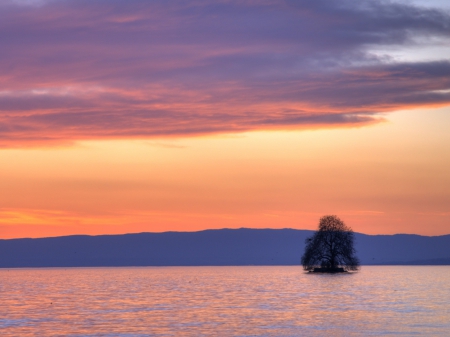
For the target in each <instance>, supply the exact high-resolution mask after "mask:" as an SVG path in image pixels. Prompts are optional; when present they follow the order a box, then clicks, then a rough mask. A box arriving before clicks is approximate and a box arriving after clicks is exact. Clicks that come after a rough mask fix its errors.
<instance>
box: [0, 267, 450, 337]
mask: <svg viewBox="0 0 450 337" xmlns="http://www.w3.org/2000/svg"><path fill="white" fill-rule="evenodd" d="M448 284H450V267H363V268H362V270H361V271H360V272H358V273H355V274H350V275H348V274H346V275H342V274H338V275H326V274H325V275H317V274H315V275H310V274H305V273H304V272H303V270H302V268H301V267H168V268H161V267H158V268H73V269H18V270H12V269H11V270H6V269H3V270H0V303H1V306H0V335H1V336H36V335H44V336H149V335H151V336H168V335H169V336H171V335H176V336H199V335H221V336H248V335H251V336H255V335H257V336H298V335H304V336H323V335H333V336H367V335H376V336H378V335H393V334H404V335H413V334H423V335H433V336H439V335H442V336H447V335H448V331H450V306H449V304H448V303H450V287H448Z"/></svg>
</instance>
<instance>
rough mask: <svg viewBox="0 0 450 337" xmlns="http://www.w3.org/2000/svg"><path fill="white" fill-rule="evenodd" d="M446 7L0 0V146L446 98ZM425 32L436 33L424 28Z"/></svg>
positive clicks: (326, 121)
mask: <svg viewBox="0 0 450 337" xmlns="http://www.w3.org/2000/svg"><path fill="white" fill-rule="evenodd" d="M449 31H450V14H449V13H448V12H446V11H444V10H439V9H429V8H422V7H414V6H412V5H406V4H401V3H395V2H390V1H361V2H357V3H355V2H354V1H325V0H315V1H312V0H311V1H269V0H267V1H251V0H248V1H215V2H210V1H189V2H186V1H170V2H168V1H151V2H150V1H137V0H130V1H118V0H108V1H106V0H104V1H95V0H90V1H85V0H79V1H76V0H65V1H62V0H54V1H41V2H37V3H34V4H32V5H30V4H24V3H23V2H17V1H16V2H13V1H9V2H3V3H2V4H1V5H0V41H1V53H0V67H1V69H2V73H1V74H0V146H22V145H27V144H30V145H32V144H34V143H35V142H44V143H45V142H47V141H58V142H60V141H73V140H78V139H95V138H116V137H150V136H173V135H190V134H199V133H217V132H240V131H246V130H255V129H268V128H284V127H289V128H291V127H305V126H311V125H314V126H320V125H326V126H327V125H330V124H332V125H336V126H339V125H344V126H345V125H354V124H365V123H371V122H374V121H377V120H379V119H380V116H379V113H385V112H389V111H395V110H398V109H404V108H408V107H418V106H428V105H445V104H449V103H450V92H449V89H450V80H449V79H450V60H449V57H448V56H446V55H442V58H441V59H438V60H434V61H429V60H428V61H427V60H426V59H425V60H421V61H410V62H405V61H404V62H400V61H395V59H390V58H388V57H380V56H379V53H376V52H375V51H376V50H379V49H383V48H394V47H395V48H400V49H401V48H406V47H418V46H419V47H420V46H422V48H425V49H426V48H428V46H430V45H431V42H432V41H434V40H440V41H446V42H447V43H448V41H449V40H450V38H449V34H448V32H449ZM431 38H432V39H431Z"/></svg>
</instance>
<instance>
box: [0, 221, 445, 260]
mask: <svg viewBox="0 0 450 337" xmlns="http://www.w3.org/2000/svg"><path fill="white" fill-rule="evenodd" d="M313 232H314V231H311V230H298V229H291V228H284V229H252V228H239V229H230V228H224V229H207V230H202V231H197V232H174V231H171V232H160V233H155V232H153V233H152V232H143V233H127V234H112V235H108V234H105V235H95V236H91V235H69V236H60V237H48V238H19V239H0V268H15V267H101V266H103V267H107V266H201V265H205V266H212V265H218V266H222V265H299V264H300V257H301V255H302V254H303V250H304V242H305V239H306V238H307V237H309V236H311V235H312V233H313ZM449 247H450V234H448V235H441V236H421V235H417V234H393V235H384V234H381V235H368V234H362V233H355V248H356V250H357V256H358V257H359V258H360V260H361V264H362V265H399V264H406V265H418V264H425V265H436V264H443V265H448V264H450V248H449ZM421 261H422V262H421Z"/></svg>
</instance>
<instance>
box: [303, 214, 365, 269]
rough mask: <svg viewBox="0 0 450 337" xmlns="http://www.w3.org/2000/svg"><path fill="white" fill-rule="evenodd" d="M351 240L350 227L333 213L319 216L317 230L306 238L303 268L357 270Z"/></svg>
mask: <svg viewBox="0 0 450 337" xmlns="http://www.w3.org/2000/svg"><path fill="white" fill-rule="evenodd" d="M353 242H354V236H353V231H352V229H351V228H350V227H348V226H346V225H345V224H344V222H342V220H341V219H339V218H338V217H337V216H335V215H326V216H323V217H321V218H320V222H319V229H318V231H317V232H315V233H314V235H313V236H312V237H310V238H308V239H306V247H305V253H304V254H303V256H302V265H303V268H304V269H305V270H310V271H311V270H314V269H315V268H319V267H320V269H317V270H319V271H344V270H347V271H348V270H357V269H358V267H359V260H358V258H357V257H356V256H355V249H354V247H353Z"/></svg>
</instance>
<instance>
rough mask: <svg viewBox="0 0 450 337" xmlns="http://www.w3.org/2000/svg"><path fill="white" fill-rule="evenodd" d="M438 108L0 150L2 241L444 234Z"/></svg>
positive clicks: (449, 180)
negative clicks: (368, 122)
mask: <svg viewBox="0 0 450 337" xmlns="http://www.w3.org/2000/svg"><path fill="white" fill-rule="evenodd" d="M449 116H450V115H449V108H441V109H435V110H415V111H403V112H397V113H394V114H391V115H389V117H388V118H387V120H386V121H385V122H382V123H379V124H376V125H372V126H369V127H360V128H336V129H318V130H301V131H267V132H252V133H244V134H228V135H219V136H208V137H195V138H175V139H170V138H169V139H168V138H165V139H151V140H148V139H147V140H145V139H144V140H117V141H90V142H80V143H79V144H77V145H75V146H69V147H47V148H26V149H4V150H2V151H0V160H1V162H2V163H3V165H2V166H1V168H0V177H1V179H0V190H1V191H2V193H1V197H0V203H1V205H2V207H1V209H0V223H1V226H0V231H1V232H0V233H1V236H2V237H3V238H13V237H42V236H56V235H67V234H83V233H84V234H104V233H126V232H143V231H152V232H159V231H168V230H176V231H193V230H201V229H206V228H223V227H228V228H239V227H253V228H285V227H289V228H298V229H314V228H315V227H316V225H317V221H318V218H319V217H320V216H321V215H324V214H338V215H339V216H340V217H341V218H342V219H343V220H344V221H346V223H347V224H348V225H350V226H351V227H352V228H353V229H354V230H355V231H358V232H363V233H370V234H379V233H419V234H424V235H438V234H447V233H449V220H450V209H449V205H450V175H449V174H448V172H450V134H449V133H448V132H447V130H448V127H449V126H450V117H449Z"/></svg>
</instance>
